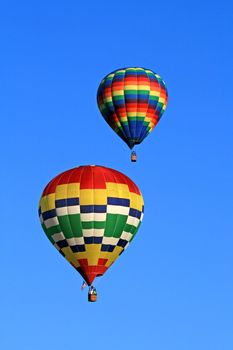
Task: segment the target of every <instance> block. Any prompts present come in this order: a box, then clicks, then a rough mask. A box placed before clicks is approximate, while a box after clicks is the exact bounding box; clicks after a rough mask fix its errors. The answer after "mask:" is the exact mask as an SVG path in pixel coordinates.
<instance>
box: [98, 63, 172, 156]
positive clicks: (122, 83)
mask: <svg viewBox="0 0 233 350" xmlns="http://www.w3.org/2000/svg"><path fill="white" fill-rule="evenodd" d="M167 101H168V94H167V88H166V85H165V83H164V81H163V80H162V78H161V77H160V76H159V75H158V74H156V73H154V72H153V71H152V70H150V69H145V68H140V67H135V68H122V69H117V70H115V71H114V72H112V73H110V74H108V75H107V76H106V77H105V78H104V79H103V80H102V81H101V83H100V86H99V89H98V92H97V102H98V106H99V109H100V111H101V113H102V115H103V117H104V119H105V120H106V122H107V123H108V124H109V125H110V126H111V128H112V129H113V130H114V131H115V132H116V133H117V134H118V135H119V136H120V137H121V138H122V139H123V140H124V141H125V142H126V144H127V145H128V146H129V148H130V149H132V148H133V147H134V146H135V145H137V144H140V143H141V142H142V141H143V140H144V139H145V137H146V136H147V135H148V134H150V133H151V131H152V130H153V129H154V127H155V126H156V125H157V123H158V121H159V120H160V118H161V116H162V114H163V112H164V111H165V109H166V105H167ZM132 160H133V161H135V160H136V159H135V158H134V159H133V157H132Z"/></svg>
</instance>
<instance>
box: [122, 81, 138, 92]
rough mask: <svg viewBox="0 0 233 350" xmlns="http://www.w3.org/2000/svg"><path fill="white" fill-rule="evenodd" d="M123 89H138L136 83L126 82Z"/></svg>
mask: <svg viewBox="0 0 233 350" xmlns="http://www.w3.org/2000/svg"><path fill="white" fill-rule="evenodd" d="M124 90H136V91H137V90H138V86H137V85H128V84H127V82H125V86H124Z"/></svg>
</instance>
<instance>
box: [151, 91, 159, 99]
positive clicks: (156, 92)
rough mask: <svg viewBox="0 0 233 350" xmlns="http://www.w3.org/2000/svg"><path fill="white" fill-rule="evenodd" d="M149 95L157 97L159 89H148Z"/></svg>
mask: <svg viewBox="0 0 233 350" xmlns="http://www.w3.org/2000/svg"><path fill="white" fill-rule="evenodd" d="M150 95H151V96H158V97H159V96H160V91H158V90H151V91H150Z"/></svg>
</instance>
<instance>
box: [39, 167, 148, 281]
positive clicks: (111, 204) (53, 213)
mask: <svg viewBox="0 0 233 350" xmlns="http://www.w3.org/2000/svg"><path fill="white" fill-rule="evenodd" d="M39 216H40V220H41V224H42V227H43V229H44V231H45V234H46V235H47V237H48V238H49V240H50V241H51V243H52V244H53V245H54V247H55V248H57V249H58V251H59V252H60V253H61V254H62V255H63V256H64V257H65V258H66V259H67V260H68V261H69V262H70V263H71V265H72V266H73V267H74V268H75V269H76V270H77V271H78V272H79V273H80V274H81V275H82V277H83V278H84V280H85V281H86V282H87V284H88V285H89V286H90V285H91V284H92V283H93V281H94V279H95V278H96V277H97V276H102V275H103V274H104V273H105V272H106V271H107V269H108V268H109V267H110V266H111V265H112V264H113V263H114V261H115V260H116V259H117V258H118V257H119V255H120V254H121V253H123V252H124V250H125V249H126V248H127V247H128V245H129V244H130V242H131V241H132V239H133V238H134V236H135V234H136V232H137V230H138V228H139V226H140V223H141V220H142V217H143V198H142V195H141V193H140V190H139V189H138V187H137V186H136V185H135V184H134V183H133V181H132V180H130V179H129V178H128V177H127V176H125V175H124V174H122V173H120V172H118V171H116V170H113V169H109V168H106V167H102V166H80V167H77V168H74V169H71V170H68V171H65V172H63V173H62V174H60V175H58V176H56V177H55V178H54V179H53V180H52V181H50V182H49V184H48V185H47V186H46V187H45V189H44V191H43V194H42V196H41V199H40V204H39Z"/></svg>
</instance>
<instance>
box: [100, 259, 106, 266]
mask: <svg viewBox="0 0 233 350" xmlns="http://www.w3.org/2000/svg"><path fill="white" fill-rule="evenodd" d="M107 261H108V259H101V258H100V259H99V260H98V266H100V265H101V266H104V265H105V264H106V262H107Z"/></svg>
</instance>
